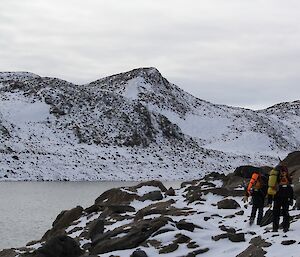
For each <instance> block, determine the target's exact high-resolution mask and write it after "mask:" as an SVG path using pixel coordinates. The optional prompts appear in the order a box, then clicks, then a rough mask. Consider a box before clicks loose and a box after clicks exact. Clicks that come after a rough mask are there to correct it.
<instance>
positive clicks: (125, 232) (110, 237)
mask: <svg viewBox="0 0 300 257" xmlns="http://www.w3.org/2000/svg"><path fill="white" fill-rule="evenodd" d="M168 221H169V218H167V217H159V218H155V219H151V220H150V219H149V220H138V221H134V222H132V223H130V224H127V225H124V226H121V227H118V228H116V229H114V230H112V231H108V232H106V233H104V234H103V235H101V236H99V237H98V238H96V239H95V240H94V241H92V247H91V249H90V253H91V254H102V253H108V252H112V251H116V250H124V249H131V248H135V247H138V246H139V245H140V244H141V243H142V242H144V241H145V240H146V239H148V238H149V237H150V236H151V235H152V234H153V233H154V232H155V231H157V230H159V229H160V228H161V227H163V226H165V225H166V224H167V223H168ZM119 235H122V236H119Z"/></svg>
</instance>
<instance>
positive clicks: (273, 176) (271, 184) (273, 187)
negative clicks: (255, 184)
mask: <svg viewBox="0 0 300 257" xmlns="http://www.w3.org/2000/svg"><path fill="white" fill-rule="evenodd" d="M278 173H279V171H277V170H275V169H272V170H271V171H270V175H269V181H268V195H272V196H274V195H275V194H276V193H277V189H278V188H277V187H278V183H277V180H278Z"/></svg>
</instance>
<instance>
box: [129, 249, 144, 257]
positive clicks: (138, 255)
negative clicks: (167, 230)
mask: <svg viewBox="0 0 300 257" xmlns="http://www.w3.org/2000/svg"><path fill="white" fill-rule="evenodd" d="M130 257H148V255H147V253H146V252H145V251H143V250H140V249H137V250H135V251H134V252H133V253H132V254H131V255H130Z"/></svg>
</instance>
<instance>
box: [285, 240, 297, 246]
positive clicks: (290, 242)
mask: <svg viewBox="0 0 300 257" xmlns="http://www.w3.org/2000/svg"><path fill="white" fill-rule="evenodd" d="M294 243H296V240H285V241H282V242H281V244H282V245H292V244H294Z"/></svg>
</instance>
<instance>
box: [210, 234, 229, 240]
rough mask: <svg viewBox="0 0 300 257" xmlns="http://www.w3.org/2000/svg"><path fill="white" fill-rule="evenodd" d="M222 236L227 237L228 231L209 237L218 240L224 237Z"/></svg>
mask: <svg viewBox="0 0 300 257" xmlns="http://www.w3.org/2000/svg"><path fill="white" fill-rule="evenodd" d="M224 238H228V233H223V234H220V235H216V236H212V237H211V239H212V240H214V241H219V240H220V239H224Z"/></svg>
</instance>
